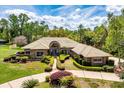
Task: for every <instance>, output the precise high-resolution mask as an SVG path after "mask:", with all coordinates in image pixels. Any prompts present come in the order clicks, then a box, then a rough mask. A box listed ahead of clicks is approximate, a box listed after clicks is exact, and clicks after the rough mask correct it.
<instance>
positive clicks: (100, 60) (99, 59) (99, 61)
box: [93, 58, 102, 63]
mask: <svg viewBox="0 0 124 93" xmlns="http://www.w3.org/2000/svg"><path fill="white" fill-rule="evenodd" d="M93 61H94V63H102V59H101V58H95V59H93Z"/></svg>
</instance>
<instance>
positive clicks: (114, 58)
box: [109, 57, 124, 65]
mask: <svg viewBox="0 0 124 93" xmlns="http://www.w3.org/2000/svg"><path fill="white" fill-rule="evenodd" d="M109 59H111V60H114V61H115V65H118V61H119V58H117V57H109ZM120 62H124V59H120Z"/></svg>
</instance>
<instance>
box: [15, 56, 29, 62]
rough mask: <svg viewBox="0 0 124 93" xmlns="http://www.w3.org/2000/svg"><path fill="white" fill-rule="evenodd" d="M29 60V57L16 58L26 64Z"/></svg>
mask: <svg viewBox="0 0 124 93" xmlns="http://www.w3.org/2000/svg"><path fill="white" fill-rule="evenodd" d="M28 59H29V57H28V56H18V57H16V60H17V61H18V62H21V63H26V62H27V60H28Z"/></svg>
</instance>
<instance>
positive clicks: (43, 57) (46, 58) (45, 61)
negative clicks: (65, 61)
mask: <svg viewBox="0 0 124 93" xmlns="http://www.w3.org/2000/svg"><path fill="white" fill-rule="evenodd" d="M50 58H51V56H42V57H41V62H43V63H46V64H49V63H50Z"/></svg>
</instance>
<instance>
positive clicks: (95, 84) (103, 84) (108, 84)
mask: <svg viewBox="0 0 124 93" xmlns="http://www.w3.org/2000/svg"><path fill="white" fill-rule="evenodd" d="M74 83H75V85H76V86H77V87H78V88H124V83H123V82H121V83H120V82H114V81H108V80H100V79H89V78H76V80H75V81H74ZM36 87H37V88H51V86H50V85H49V82H40V83H39V85H38V86H36Z"/></svg>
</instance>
